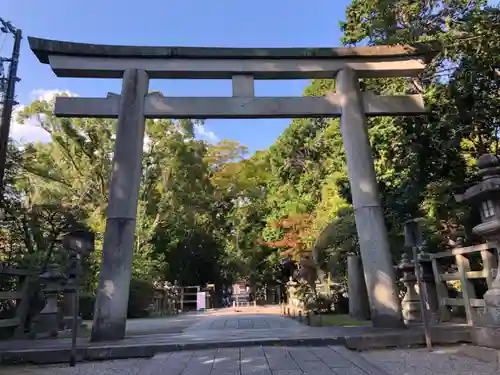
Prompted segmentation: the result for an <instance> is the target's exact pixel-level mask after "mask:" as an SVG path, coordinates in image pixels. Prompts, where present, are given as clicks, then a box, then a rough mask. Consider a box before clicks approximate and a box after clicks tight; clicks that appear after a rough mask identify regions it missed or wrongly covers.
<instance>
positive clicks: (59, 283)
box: [35, 264, 68, 337]
mask: <svg viewBox="0 0 500 375" xmlns="http://www.w3.org/2000/svg"><path fill="white" fill-rule="evenodd" d="M39 277H40V281H41V284H42V285H43V286H44V288H43V293H44V294H45V298H46V303H45V307H44V308H43V310H42V311H40V314H39V315H38V317H37V319H36V323H35V332H36V333H45V332H47V333H48V334H49V335H50V336H54V337H55V336H57V332H58V327H59V319H58V306H57V296H58V295H59V293H60V292H61V291H62V290H63V289H64V285H65V284H66V282H67V280H68V279H67V276H66V275H65V274H64V273H63V272H62V271H61V269H60V267H59V265H57V264H50V265H48V266H47V270H46V271H45V272H44V273H42V274H41V275H40V276H39Z"/></svg>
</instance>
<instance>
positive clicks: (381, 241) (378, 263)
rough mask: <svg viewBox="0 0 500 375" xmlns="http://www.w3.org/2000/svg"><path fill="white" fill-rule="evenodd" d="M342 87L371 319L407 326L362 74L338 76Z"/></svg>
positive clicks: (379, 323)
mask: <svg viewBox="0 0 500 375" xmlns="http://www.w3.org/2000/svg"><path fill="white" fill-rule="evenodd" d="M336 88H337V94H339V95H340V101H341V106H342V116H341V120H340V130H341V133H342V141H343V143H344V149H345V153H346V159H347V169H348V174H349V182H350V186H351V195H352V205H353V208H354V215H355V219H356V230H357V232H358V239H359V248H360V251H361V258H362V260H363V269H364V273H365V281H366V288H367V290H368V296H369V300H370V310H371V320H372V323H373V325H374V326H378V327H393V328H401V327H404V321H403V317H402V312H401V304H400V301H399V298H398V295H397V294H396V293H397V290H398V289H397V286H396V276H395V272H394V267H393V263H392V258H391V251H390V246H389V239H388V237H387V228H386V226H385V222H384V215H383V210H382V205H381V202H380V192H379V189H378V184H377V177H376V175H375V166H374V164H373V154H372V148H371V145H370V139H369V138H368V127H367V123H366V116H365V111H364V105H363V98H362V96H361V92H360V89H359V80H358V77H357V75H356V72H355V71H353V70H352V69H349V68H345V69H342V70H341V71H340V72H339V73H338V74H337V82H336Z"/></svg>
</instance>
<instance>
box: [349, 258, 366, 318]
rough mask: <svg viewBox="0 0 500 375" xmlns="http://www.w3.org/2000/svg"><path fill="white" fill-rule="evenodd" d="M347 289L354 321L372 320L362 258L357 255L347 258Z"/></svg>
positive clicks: (350, 312)
mask: <svg viewBox="0 0 500 375" xmlns="http://www.w3.org/2000/svg"><path fill="white" fill-rule="evenodd" d="M347 288H348V294H349V316H350V317H351V318H353V319H359V320H368V319H370V304H369V303H368V294H367V291H366V284H365V277H364V275H363V264H362V263H361V257H360V256H359V255H355V254H349V255H348V256H347Z"/></svg>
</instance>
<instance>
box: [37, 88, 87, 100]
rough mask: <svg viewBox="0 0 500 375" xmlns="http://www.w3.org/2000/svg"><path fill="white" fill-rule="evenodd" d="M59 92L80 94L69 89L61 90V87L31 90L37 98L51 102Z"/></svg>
mask: <svg viewBox="0 0 500 375" xmlns="http://www.w3.org/2000/svg"><path fill="white" fill-rule="evenodd" d="M58 94H66V95H68V96H80V95H78V94H76V93H74V92H71V91H69V90H59V89H50V90H45V89H35V90H32V91H31V96H32V97H33V98H35V99H38V100H45V101H47V102H50V101H51V100H53V99H54V98H55V97H56V96H57V95H58Z"/></svg>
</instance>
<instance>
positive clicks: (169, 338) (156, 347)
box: [0, 310, 456, 373]
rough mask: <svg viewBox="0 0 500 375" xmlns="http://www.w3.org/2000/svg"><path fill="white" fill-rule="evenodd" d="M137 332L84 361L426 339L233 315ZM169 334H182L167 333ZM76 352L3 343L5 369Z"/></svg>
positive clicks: (94, 350)
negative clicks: (217, 350)
mask: <svg viewBox="0 0 500 375" xmlns="http://www.w3.org/2000/svg"><path fill="white" fill-rule="evenodd" d="M246 311H247V312H250V311H251V310H246ZM135 329H136V331H135V333H134V334H133V335H130V336H128V337H126V338H125V339H124V340H121V341H114V342H98V343H91V342H90V341H89V339H87V338H81V339H79V340H78V341H77V357H78V359H79V361H81V360H104V359H108V360H110V359H126V358H148V357H152V356H154V355H156V354H158V353H165V352H173V351H178V350H184V351H187V350H200V349H211V348H241V347H250V346H272V345H280V346H289V347H292V346H306V345H308V346H327V345H343V344H345V345H347V346H348V347H350V348H358V347H359V345H361V347H363V345H364V346H366V345H365V344H366V343H369V344H370V345H369V346H370V347H373V345H374V344H373V342H376V343H379V342H383V341H384V340H381V338H383V339H385V342H387V341H389V342H390V343H391V344H392V343H395V342H399V343H400V344H401V343H402V344H403V345H404V344H408V343H410V342H411V343H416V342H419V340H420V341H423V334H422V333H421V332H418V331H409V330H407V331H405V330H402V331H394V330H390V331H388V330H380V329H374V328H371V327H309V326H307V325H304V324H301V323H299V322H297V321H295V320H292V319H289V318H284V317H282V316H279V315H276V314H272V313H270V314H264V313H261V314H256V313H253V314H252V313H243V312H235V311H232V312H231V311H228V310H225V311H214V312H210V313H207V314H200V315H198V316H196V315H192V316H191V317H189V316H179V317H175V318H168V319H151V320H141V321H137V322H136V323H135ZM137 330H138V331H137ZM169 330H170V331H172V330H174V332H177V333H161V332H169ZM129 331H130V327H129ZM179 331H182V332H179ZM152 332H154V333H152ZM156 332H160V333H156ZM382 335H383V336H384V337H381V336H382ZM391 335H393V336H394V335H395V336H397V337H393V336H391ZM401 335H402V336H401ZM400 336H401V337H400ZM401 339H402V340H401ZM394 340H400V341H394ZM415 340H417V341H415ZM455 342H456V341H455ZM70 347H71V339H53V340H52V339H47V340H22V341H3V342H0V363H3V364H7V363H19V362H23V363H26V362H28V363H37V364H44V363H57V362H66V361H67V360H68V357H69V349H70ZM0 373H1V372H0Z"/></svg>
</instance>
